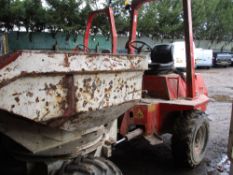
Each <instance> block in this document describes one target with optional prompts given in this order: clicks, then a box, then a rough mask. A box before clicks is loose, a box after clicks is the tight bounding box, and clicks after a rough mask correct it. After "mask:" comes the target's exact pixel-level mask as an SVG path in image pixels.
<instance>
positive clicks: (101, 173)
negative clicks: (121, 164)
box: [50, 157, 122, 175]
mask: <svg viewBox="0 0 233 175" xmlns="http://www.w3.org/2000/svg"><path fill="white" fill-rule="evenodd" d="M50 175H122V173H121V171H120V169H119V168H118V167H117V166H116V165H115V164H114V163H112V162H111V161H109V160H107V159H104V158H102V157H98V158H90V157H88V158H82V159H81V160H78V161H77V160H74V161H72V162H70V163H64V164H63V166H62V168H61V169H60V170H58V171H57V172H55V173H51V174H50Z"/></svg>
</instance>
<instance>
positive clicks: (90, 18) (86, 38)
mask: <svg viewBox="0 0 233 175" xmlns="http://www.w3.org/2000/svg"><path fill="white" fill-rule="evenodd" d="M104 14H106V15H107V16H108V19H109V23H110V29H111V35H112V53H113V54H116V53H117V31H116V26H115V18H114V14H113V10H112V8H111V7H108V8H106V9H102V10H97V11H93V12H91V13H90V14H89V16H88V21H87V25H86V31H85V35H84V41H83V43H84V46H85V48H84V51H85V52H87V48H88V43H89V35H90V29H91V25H92V22H93V20H94V18H95V17H96V16H98V15H104Z"/></svg>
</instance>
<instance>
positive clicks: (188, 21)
mask: <svg viewBox="0 0 233 175" xmlns="http://www.w3.org/2000/svg"><path fill="white" fill-rule="evenodd" d="M151 1H155V0H134V1H133V2H132V4H131V31H130V36H129V41H128V43H129V42H132V41H135V40H136V33H137V22H138V10H139V9H140V8H141V7H142V5H143V4H144V3H147V2H151ZM183 11H184V24H185V43H186V59H187V60H186V64H187V78H186V84H187V97H188V98H190V99H194V98H196V92H195V89H196V85H195V64H194V51H193V33H192V13H191V0H183ZM128 53H129V54H134V48H132V47H131V46H128Z"/></svg>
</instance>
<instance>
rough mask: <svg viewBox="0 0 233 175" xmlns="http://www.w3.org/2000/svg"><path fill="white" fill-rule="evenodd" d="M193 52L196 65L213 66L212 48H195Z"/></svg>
mask: <svg viewBox="0 0 233 175" xmlns="http://www.w3.org/2000/svg"><path fill="white" fill-rule="evenodd" d="M195 54H196V55H195V63H196V67H206V68H210V67H212V66H213V50H211V49H202V48H196V50H195Z"/></svg>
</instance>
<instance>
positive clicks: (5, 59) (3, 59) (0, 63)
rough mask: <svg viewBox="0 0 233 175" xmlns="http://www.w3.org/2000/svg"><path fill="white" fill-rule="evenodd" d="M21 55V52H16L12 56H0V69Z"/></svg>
mask: <svg viewBox="0 0 233 175" xmlns="http://www.w3.org/2000/svg"><path fill="white" fill-rule="evenodd" d="M21 54H22V52H21V51H17V52H14V53H12V54H8V55H4V56H0V69H2V68H3V67H5V66H7V65H8V64H10V63H11V62H13V61H15V60H16V59H17V58H18V57H19V56H20V55H21Z"/></svg>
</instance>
